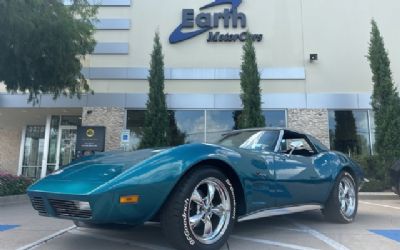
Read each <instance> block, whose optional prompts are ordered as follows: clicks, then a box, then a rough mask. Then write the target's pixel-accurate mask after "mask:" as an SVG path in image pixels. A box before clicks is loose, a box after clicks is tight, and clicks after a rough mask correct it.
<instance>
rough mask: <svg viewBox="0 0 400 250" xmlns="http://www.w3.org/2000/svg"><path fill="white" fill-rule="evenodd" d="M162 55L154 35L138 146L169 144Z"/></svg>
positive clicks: (160, 47)
mask: <svg viewBox="0 0 400 250" xmlns="http://www.w3.org/2000/svg"><path fill="white" fill-rule="evenodd" d="M164 79H165V78H164V56H163V54H162V46H161V42H160V36H159V34H158V33H156V35H155V37H154V46H153V52H152V54H151V62H150V75H149V78H148V81H149V84H150V92H149V99H148V101H147V110H146V114H145V121H144V126H145V128H144V133H143V137H142V140H141V142H140V146H139V147H140V148H150V147H165V146H169V132H170V131H169V122H170V118H169V114H168V110H167V104H166V101H165V94H164Z"/></svg>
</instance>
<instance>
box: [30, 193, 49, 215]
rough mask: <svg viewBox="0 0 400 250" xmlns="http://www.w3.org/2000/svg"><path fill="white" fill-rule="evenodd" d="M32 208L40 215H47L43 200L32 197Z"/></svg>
mask: <svg viewBox="0 0 400 250" xmlns="http://www.w3.org/2000/svg"><path fill="white" fill-rule="evenodd" d="M31 202H32V206H33V208H34V209H35V210H36V211H38V212H39V214H40V215H47V211H46V207H45V205H44V201H43V198H41V197H33V198H31Z"/></svg>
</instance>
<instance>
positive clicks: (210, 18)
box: [169, 0, 263, 44]
mask: <svg viewBox="0 0 400 250" xmlns="http://www.w3.org/2000/svg"><path fill="white" fill-rule="evenodd" d="M241 3H242V0H214V2H212V3H210V4H207V5H205V6H203V7H201V8H200V9H199V10H200V12H199V13H196V12H195V10H194V9H183V10H182V22H181V24H180V25H179V26H178V27H177V28H176V29H175V30H174V32H172V34H171V36H170V37H169V42H170V43H172V44H174V43H179V42H183V41H185V40H188V39H191V38H194V37H196V36H199V35H201V34H203V33H206V32H208V39H207V42H237V41H241V42H244V41H245V40H246V38H247V36H248V35H249V34H248V32H246V31H244V32H241V33H235V34H230V33H221V32H220V31H213V30H215V29H218V28H220V26H223V27H224V28H231V27H232V28H238V27H239V26H240V28H242V29H244V28H246V27H247V17H246V15H245V14H244V13H242V12H239V11H238V7H239V5H240V4H241ZM219 5H231V8H230V9H224V11H222V12H214V13H213V12H208V11H207V10H209V9H210V8H212V7H215V6H219ZM184 29H195V30H194V31H193V30H192V31H186V32H185V31H184ZM251 38H252V39H253V41H257V42H261V41H262V39H263V35H262V34H251Z"/></svg>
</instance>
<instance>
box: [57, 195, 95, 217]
mask: <svg viewBox="0 0 400 250" xmlns="http://www.w3.org/2000/svg"><path fill="white" fill-rule="evenodd" d="M49 202H50V204H51V206H52V207H53V209H54V212H55V213H56V215H57V216H60V217H69V218H81V219H90V218H92V211H91V210H82V209H79V207H78V206H77V205H76V202H75V201H67V200H55V199H49Z"/></svg>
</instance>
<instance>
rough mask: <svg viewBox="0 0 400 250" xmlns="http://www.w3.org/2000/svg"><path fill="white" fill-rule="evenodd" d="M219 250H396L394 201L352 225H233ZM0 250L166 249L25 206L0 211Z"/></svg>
mask: <svg viewBox="0 0 400 250" xmlns="http://www.w3.org/2000/svg"><path fill="white" fill-rule="evenodd" d="M228 244H229V247H228V246H225V247H224V248H223V249H228V248H229V249H230V250H243V249H251V250H258V249H260V250H261V249H262V250H265V249H298V250H312V249H343V250H346V249H374V250H375V249H385V250H390V249H400V198H399V199H393V200H361V201H360V206H359V213H358V216H357V219H356V221H355V222H354V223H353V224H349V225H341V224H332V223H330V222H326V221H324V219H323V217H322V215H321V213H320V212H319V211H310V212H305V213H301V214H294V215H286V216H279V217H271V218H263V219H258V220H253V221H247V222H242V223H239V224H237V226H236V228H235V230H234V233H233V235H232V236H231V237H230V239H229V241H228ZM0 249H7V250H8V249H20V250H27V249H40V250H71V249H74V250H75V249H85V250H91V249H93V250H94V249H96V250H102V249H121V250H123V249H130V250H132V249H135V250H136V249H137V250H139V249H140V250H142V249H147V250H149V249H154V250H155V249H161V250H162V249H172V247H171V246H170V245H169V244H168V243H167V241H166V240H165V239H164V237H163V235H162V233H161V229H160V227H159V225H158V224H147V225H144V226H142V227H138V228H134V229H130V230H94V229H81V228H76V227H74V226H73V224H72V223H71V222H69V221H65V220H57V219H50V218H44V217H41V216H39V215H37V214H36V212H35V211H34V210H33V209H32V208H31V206H30V204H28V203H24V204H19V205H10V206H3V207H0Z"/></svg>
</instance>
